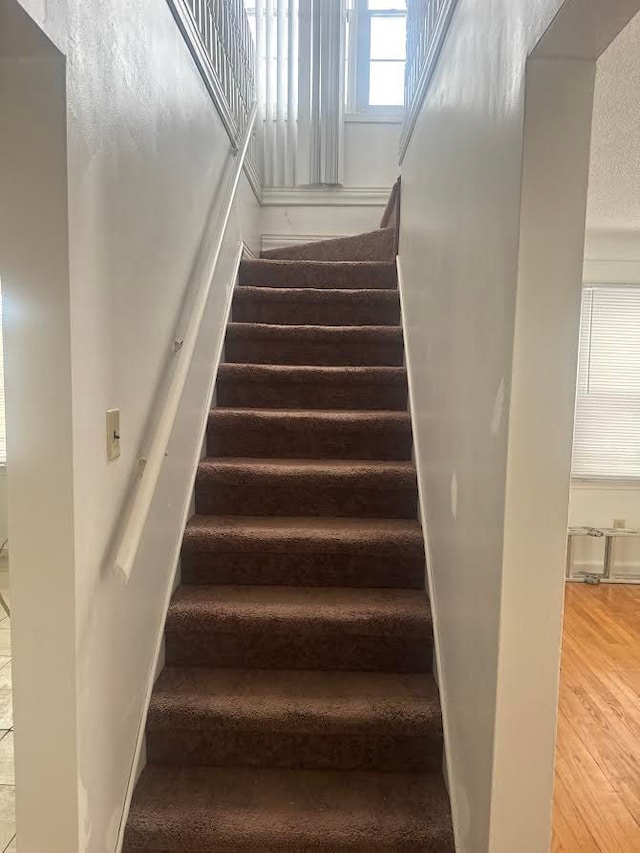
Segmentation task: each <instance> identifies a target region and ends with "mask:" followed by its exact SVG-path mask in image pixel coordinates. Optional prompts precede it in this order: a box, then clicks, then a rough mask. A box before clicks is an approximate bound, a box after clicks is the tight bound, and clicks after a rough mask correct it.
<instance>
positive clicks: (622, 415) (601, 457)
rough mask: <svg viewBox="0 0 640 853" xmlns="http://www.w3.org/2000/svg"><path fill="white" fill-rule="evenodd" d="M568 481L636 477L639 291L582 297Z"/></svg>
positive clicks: (595, 290)
mask: <svg viewBox="0 0 640 853" xmlns="http://www.w3.org/2000/svg"><path fill="white" fill-rule="evenodd" d="M577 386H578V387H577V395H576V419H575V430H574V440H573V463H572V476H573V477H576V478H582V479H598V478H609V479H626V478H640V286H622V285H620V286H618V285H616V286H605V285H603V286H597V285H593V286H587V287H585V288H584V292H583V297H582V311H581V318H580V349H579V356H578V383H577Z"/></svg>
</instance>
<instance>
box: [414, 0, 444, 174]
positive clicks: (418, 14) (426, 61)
mask: <svg viewBox="0 0 640 853" xmlns="http://www.w3.org/2000/svg"><path fill="white" fill-rule="evenodd" d="M456 4H457V0H408V2H407V64H406V71H405V101H404V102H405V121H404V128H403V130H402V137H401V139H400V162H402V159H403V157H404V154H405V151H406V150H407V146H408V144H409V139H410V138H411V134H412V132H413V128H414V126H415V123H416V119H417V117H418V113H419V112H420V107H421V106H422V102H423V101H424V97H425V95H426V93H427V89H428V88H429V83H430V81H431V78H432V76H433V72H434V70H435V67H436V63H437V61H438V56H439V54H440V50H441V48H442V45H443V43H444V39H445V36H446V34H447V30H448V29H449V24H450V22H451V17H452V15H453V12H454V10H455V7H456Z"/></svg>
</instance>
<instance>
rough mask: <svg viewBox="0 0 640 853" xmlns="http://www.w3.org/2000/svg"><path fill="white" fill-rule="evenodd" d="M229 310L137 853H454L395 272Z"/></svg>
mask: <svg viewBox="0 0 640 853" xmlns="http://www.w3.org/2000/svg"><path fill="white" fill-rule="evenodd" d="M232 318H233V319H232V322H231V323H230V324H229V327H228V331H227V338H226V345H225V357H226V362H225V363H224V364H223V365H222V366H221V367H220V370H219V374H218V379H217V386H216V397H217V406H218V407H217V408H215V409H213V410H212V412H211V413H210V417H209V424H208V433H207V457H206V458H205V459H203V460H202V463H201V465H200V468H199V471H198V475H197V480H196V515H195V516H194V517H193V518H192V519H191V520H190V522H189V524H188V526H187V529H186V531H185V535H184V545H183V552H182V585H181V586H180V587H179V588H178V589H177V591H176V593H175V594H174V597H173V600H172V602H171V605H170V608H169V612H168V615H167V620H166V627H165V631H166V667H165V669H164V671H163V672H162V673H161V675H160V677H159V679H158V681H157V683H156V685H155V689H154V693H153V697H152V701H151V707H150V710H149V715H148V720H147V732H146V748H147V761H148V763H147V766H146V768H145V770H144V771H143V773H142V776H141V778H140V780H139V782H138V785H137V788H136V791H135V794H134V799H133V803H132V807H131V811H130V814H129V819H128V824H127V829H126V835H125V843H124V850H125V851H126V853H133V851H136V853H160V851H162V853H213V851H225V853H235V851H255V852H256V853H266V851H269V853H273V851H298V853H302V851H342V850H344V851H362V853H365V851H375V850H387V851H392V850H413V851H452V850H453V849H454V846H453V839H452V829H451V817H450V811H449V801H448V796H447V792H446V790H445V787H444V783H443V779H442V774H441V766H442V749H443V744H442V720H441V713H440V703H439V698H438V692H437V689H436V686H435V682H434V679H433V675H432V672H431V668H432V655H433V651H432V625H431V615H430V609H429V601H428V598H427V595H426V592H425V590H424V561H425V558H424V550H423V538H422V531H421V529H420V525H419V522H418V521H417V510H418V506H417V486H416V472H415V468H414V465H413V463H412V461H411V453H412V437H411V423H410V417H409V413H408V412H407V380H406V373H405V370H404V368H403V339H402V328H401V325H400V305H399V295H398V291H397V284H396V272H395V265H394V263H392V262H388V261H361V262H357V263H353V262H348V261H345V262H342V261H341V262H335V261H334V262H332V261H317V260H311V261H309V260H282V259H277V258H276V259H269V260H264V259H263V260H247V261H245V262H243V264H242V268H241V279H240V286H239V287H237V288H236V293H235V295H234V301H233V312H232Z"/></svg>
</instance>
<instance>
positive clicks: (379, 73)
mask: <svg viewBox="0 0 640 853" xmlns="http://www.w3.org/2000/svg"><path fill="white" fill-rule="evenodd" d="M406 38H407V4H406V2H394V0H349V3H348V8H347V47H346V79H347V86H346V100H347V104H346V106H347V112H349V113H365V114H368V115H376V114H377V115H381V116H383V115H394V114H399V113H401V112H402V109H403V107H404V67H405V61H406Z"/></svg>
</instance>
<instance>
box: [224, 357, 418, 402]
mask: <svg viewBox="0 0 640 853" xmlns="http://www.w3.org/2000/svg"><path fill="white" fill-rule="evenodd" d="M216 389H217V390H216V396H217V402H218V404H219V405H221V406H241V407H245V408H246V407H259V408H260V407H262V408H279V409H308V410H315V411H318V410H322V409H342V410H350V409H392V410H394V411H405V410H406V408H407V400H408V389H407V373H406V370H405V368H404V367H400V366H396V367H393V366H388V365H370V366H361V365H294V364H291V365H289V364H255V363H253V364H252V363H247V364H242V363H237V364H233V363H230V364H222V365H220V369H219V370H218V380H217V386H216Z"/></svg>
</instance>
